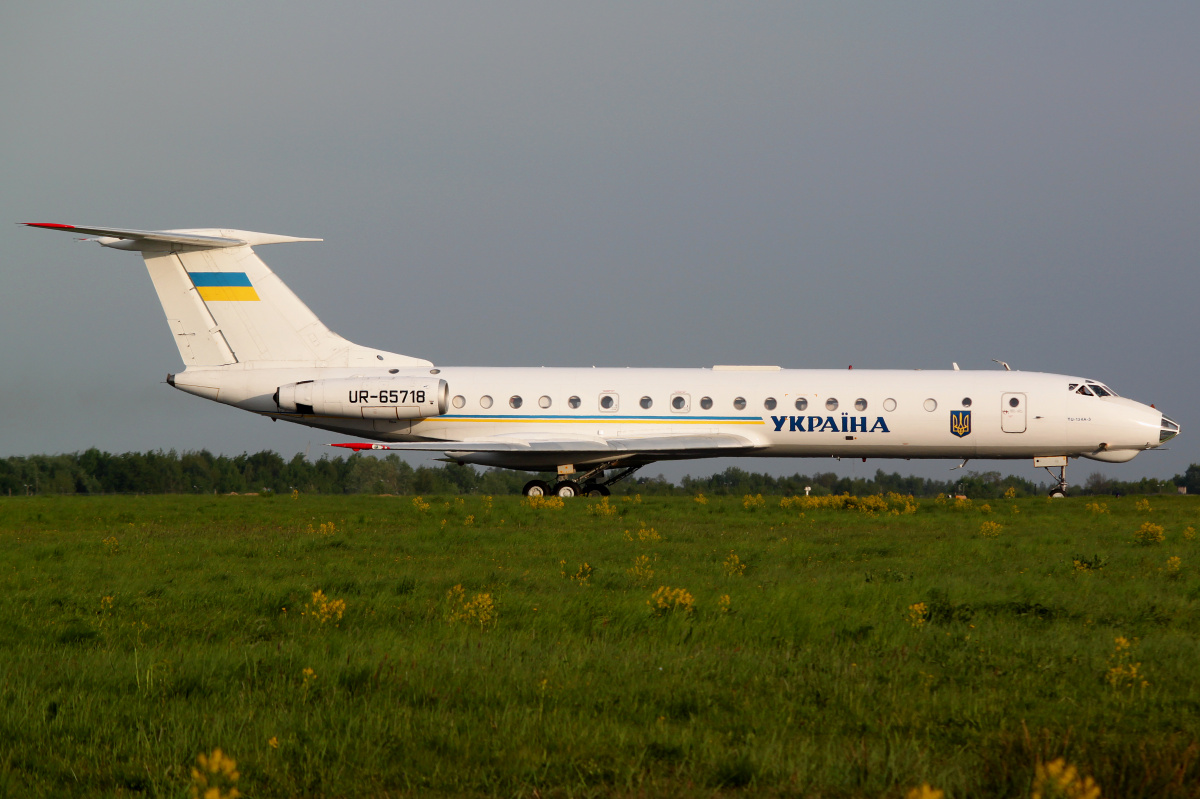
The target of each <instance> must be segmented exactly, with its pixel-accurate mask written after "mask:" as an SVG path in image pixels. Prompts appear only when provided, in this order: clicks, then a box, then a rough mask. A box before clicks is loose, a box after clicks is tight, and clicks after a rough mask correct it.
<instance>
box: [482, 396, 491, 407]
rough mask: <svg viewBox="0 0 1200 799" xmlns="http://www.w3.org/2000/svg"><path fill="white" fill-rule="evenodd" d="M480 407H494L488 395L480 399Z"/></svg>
mask: <svg viewBox="0 0 1200 799" xmlns="http://www.w3.org/2000/svg"><path fill="white" fill-rule="evenodd" d="M479 407H480V408H490V407H492V398H491V397H489V396H488V395H487V394H484V395H483V396H482V397H480V398H479Z"/></svg>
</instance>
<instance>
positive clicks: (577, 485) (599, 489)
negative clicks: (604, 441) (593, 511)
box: [521, 461, 642, 499]
mask: <svg viewBox="0 0 1200 799" xmlns="http://www.w3.org/2000/svg"><path fill="white" fill-rule="evenodd" d="M613 468H617V461H607V462H605V463H602V464H600V465H599V466H597V467H596V468H594V469H592V470H591V471H587V472H584V473H583V474H581V475H579V478H578V480H568V479H567V475H568V474H570V473H572V471H573V470H560V473H559V479H558V481H557V482H556V483H555V484H554V485H553V486H552V485H550V484H549V483H547V482H546V481H545V480H530V481H529V482H528V483H526V484H525V487H524V488H523V489H521V493H522V494H524V495H525V496H527V497H548V496H551V495H553V496H556V497H562V498H563V499H568V498H570V497H578V496H580V495H582V496H585V497H607V496H608V495H609V494H611V493H612V492H611V491H610V490H609V486H611V485H613V484H614V483H618V482H620V481H621V480H624V479H625V478H626V477H628V476H629V475H631V474H633V473H634V472H636V471H637V470H638V469H640V468H642V467H641V466H627V467H625V468H624V469H621V470H620V471H619V472H617V474H616V475H614V476H613V477H610V478H609V479H607V480H605V479H603V475H604V472H605V471H607V470H608V469H613Z"/></svg>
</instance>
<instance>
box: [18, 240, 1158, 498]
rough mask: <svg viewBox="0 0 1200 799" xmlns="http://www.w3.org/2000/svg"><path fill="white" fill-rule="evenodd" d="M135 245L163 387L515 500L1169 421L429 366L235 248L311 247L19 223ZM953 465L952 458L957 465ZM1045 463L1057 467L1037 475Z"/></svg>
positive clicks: (997, 387)
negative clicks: (696, 463) (362, 333)
mask: <svg viewBox="0 0 1200 799" xmlns="http://www.w3.org/2000/svg"><path fill="white" fill-rule="evenodd" d="M22 224H25V225H27V226H29V227H34V228H41V229H45V230H57V231H62V232H66V233H71V234H73V235H76V236H82V237H84V238H87V239H94V240H95V241H97V242H98V243H99V244H101V245H102V246H104V247H110V248H113V249H118V250H131V251H135V252H140V253H141V254H142V257H143V259H145V263H146V268H147V269H148V270H149V272H150V279H151V281H152V282H153V283H154V288H155V290H156V291H157V293H158V298H159V300H160V301H161V303H162V307H163V311H164V312H165V314H166V317H167V323H168V325H169V327H170V329H171V334H172V336H173V337H174V339H175V344H176V345H177V346H178V348H179V354H180V356H181V357H182V359H183V362H184V365H185V368H184V370H183V371H182V372H178V373H175V374H169V375H168V376H167V383H169V384H170V385H171V386H173V387H175V388H177V389H179V390H180V391H185V392H187V393H189V394H194V395H196V396H198V397H204V398H205V399H209V400H213V401H215V402H220V403H223V404H225V405H232V406H234V407H236V408H241V409H243V410H246V411H250V412H251V413H256V414H259V415H260V416H265V417H267V418H270V419H272V420H280V419H282V420H284V421H288V422H294V423H297V424H302V425H307V426H309V427H316V428H320V429H323V430H330V431H334V432H337V433H342V434H346V435H353V436H356V437H360V438H364V439H370V441H367V442H351V443H338V444H332V445H331V446H335V447H345V448H348V449H351V450H354V451H360V450H383V451H400V452H413V451H418V452H435V453H440V454H441V455H442V456H443V458H444V459H445V460H448V461H452V462H456V463H459V464H467V463H469V464H479V465H484V466H496V467H503V468H507V469H516V470H529V471H540V472H550V471H553V472H556V473H557V479H556V480H555V481H553V482H547V481H543V480H537V479H535V480H530V481H529V482H528V483H527V484H526V485H525V487H524V493H525V495H526V496H547V495H555V496H559V497H573V496H576V495H586V496H607V495H608V494H609V492H610V487H611V486H612V485H613V484H614V483H616V482H617V481H619V480H622V479H624V478H626V477H628V476H629V475H631V474H633V473H634V472H635V471H637V470H638V469H640V468H642V467H644V466H646V465H647V464H650V463H654V462H656V461H668V460H685V459H696V458H712V457H730V456H738V457H760V458H761V457H769V458H778V457H796V458H814V457H834V458H863V459H864V460H866V459H867V458H904V459H912V458H953V459H957V460H961V461H962V464H960V466H962V465H965V464H966V463H967V462H968V461H969V460H973V459H1022V458H1023V459H1029V458H1032V459H1033V465H1034V466H1035V467H1043V468H1046V470H1047V471H1049V472H1050V474H1051V476H1052V477H1054V478H1055V483H1054V485H1053V486H1052V487H1051V489H1050V495H1051V496H1055V497H1061V496H1065V495H1066V491H1067V480H1066V467H1067V462H1068V459H1070V458H1080V457H1083V458H1090V459H1092V460H1096V461H1104V462H1106V463H1122V462H1125V461H1128V460H1131V459H1132V458H1133V457H1135V456H1136V455H1137V454H1138V453H1139V452H1142V451H1143V450H1149V449H1154V448H1156V447H1159V446H1162V445H1163V444H1165V443H1166V442H1168V441H1170V440H1171V439H1172V438H1174V437H1175V436H1177V435H1178V434H1179V432H1180V426H1179V424H1178V423H1177V422H1175V421H1173V420H1172V419H1169V418H1167V417H1166V416H1164V415H1163V413H1162V412H1161V411H1159V410H1157V409H1155V407H1154V406H1153V405H1143V404H1142V403H1139V402H1135V401H1133V400H1130V399H1126V398H1124V397H1120V396H1118V395H1117V393H1116V392H1115V391H1113V390H1112V389H1111V388H1109V387H1108V386H1107V385H1105V384H1103V383H1101V382H1098V381H1095V380H1090V379H1087V378H1082V377H1073V376H1069V375H1059V374H1046V373H1040V372H1021V371H1014V370H1011V369H1010V368H1009V367H1008V364H1006V363H1003V362H999V361H998V363H1000V365H1001V366H1002V367H1003V370H1002V371H1001V370H988V371H981V370H960V369H959V368H958V365H957V364H955V365H954V368H953V369H952V370H920V369H916V370H901V369H884V370H879V369H858V370H856V369H853V368H850V369H846V370H841V369H784V368H781V367H779V366H757V365H727V366H713V367H711V368H671V369H653V368H637V369H612V368H603V369H596V368H591V369H587V368H545V367H542V368H496V367H485V368H478V367H449V366H446V367H439V366H435V365H434V364H433V363H432V362H430V361H427V360H424V359H421V358H414V357H411V356H408V355H401V354H399V353H395V352H390V351H387V350H380V349H374V348H372V347H364V346H361V345H358V344H355V343H353V342H350V341H348V340H346V339H344V338H342V337H341V336H339V335H338V334H336V333H334V332H333V331H331V330H330V329H329V328H328V327H326V326H325V325H324V324H322V322H321V320H320V319H318V318H317V317H316V315H315V314H314V313H313V312H312V311H311V310H309V308H308V306H306V305H305V304H304V303H303V302H302V301H301V300H300V299H299V298H298V297H297V296H296V295H295V294H293V293H292V291H291V290H290V289H288V287H287V286H286V285H284V283H283V281H282V280H280V279H279V278H278V277H277V276H276V275H275V273H274V272H272V271H271V270H270V269H269V268H268V267H267V265H266V264H265V263H263V262H262V261H261V260H260V259H259V257H258V256H257V254H256V253H255V251H254V248H255V247H259V246H262V245H266V244H281V243H288V242H306V241H321V239H308V238H296V237H293V236H280V235H273V234H269V233H255V232H251V231H245V230H230V229H224V228H205V229H187V230H157V231H148V230H129V229H122V228H100V227H79V226H73V225H62V224H51V223H43V222H27V223H22ZM956 468H957V467H956ZM1055 469H1057V470H1058V471H1057V474H1056V473H1055V472H1054V470H1055Z"/></svg>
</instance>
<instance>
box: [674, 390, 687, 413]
mask: <svg viewBox="0 0 1200 799" xmlns="http://www.w3.org/2000/svg"><path fill="white" fill-rule="evenodd" d="M687 409H688V395H687V394H675V395H673V396H672V397H671V410H673V411H676V412H678V413H683V412H684V411H686V410H687Z"/></svg>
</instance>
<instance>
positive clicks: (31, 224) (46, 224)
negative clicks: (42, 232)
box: [21, 222, 75, 230]
mask: <svg viewBox="0 0 1200 799" xmlns="http://www.w3.org/2000/svg"><path fill="white" fill-rule="evenodd" d="M21 224H22V225H24V226H25V227H52V228H58V229H59V230H74V229H75V226H74V225H60V224H58V223H57V222H22V223H21Z"/></svg>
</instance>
